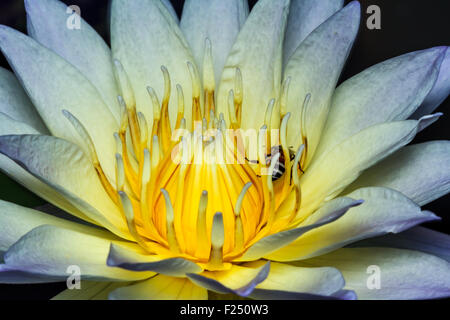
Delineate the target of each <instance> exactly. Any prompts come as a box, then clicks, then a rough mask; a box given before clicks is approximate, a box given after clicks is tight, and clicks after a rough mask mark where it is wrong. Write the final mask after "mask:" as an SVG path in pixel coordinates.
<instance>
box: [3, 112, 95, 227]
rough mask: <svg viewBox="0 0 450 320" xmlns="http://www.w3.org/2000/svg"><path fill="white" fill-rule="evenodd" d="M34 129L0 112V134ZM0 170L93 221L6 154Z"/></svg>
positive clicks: (33, 190)
mask: <svg viewBox="0 0 450 320" xmlns="http://www.w3.org/2000/svg"><path fill="white" fill-rule="evenodd" d="M38 133H39V132H37V131H36V130H35V129H33V128H32V127H30V126H29V125H27V124H25V123H23V122H19V121H15V120H13V119H11V118H10V117H8V116H6V115H4V114H3V113H1V112H0V135H10V134H38ZM0 170H1V171H2V172H3V173H5V174H6V175H8V176H9V177H10V178H12V179H14V180H16V181H17V182H18V183H20V184H21V185H23V186H24V187H25V188H27V189H29V190H31V191H32V192H34V193H35V194H37V195H38V196H39V197H41V198H42V199H44V200H46V201H48V202H50V203H52V204H54V205H55V206H57V207H58V208H61V209H62V210H64V211H66V212H69V213H71V214H72V215H74V216H76V217H78V218H80V219H83V220H86V221H88V222H91V223H95V222H94V221H93V220H92V219H90V218H88V217H87V216H86V215H85V214H84V213H83V212H81V211H80V210H79V209H77V208H75V207H74V206H73V205H72V204H71V203H70V202H69V201H68V200H66V199H65V198H64V197H63V196H61V194H59V193H58V192H57V191H56V190H55V189H53V188H52V187H50V186H48V185H47V184H45V183H43V182H42V181H40V180H39V179H37V178H36V177H34V176H33V175H32V174H30V173H29V172H28V171H26V170H25V169H24V168H22V167H21V166H20V165H19V164H17V163H16V162H14V161H13V160H11V159H10V158H8V157H7V156H5V155H3V154H0Z"/></svg>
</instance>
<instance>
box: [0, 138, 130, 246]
mask: <svg viewBox="0 0 450 320" xmlns="http://www.w3.org/2000/svg"><path fill="white" fill-rule="evenodd" d="M0 152H1V153H3V154H4V155H6V156H8V157H9V158H11V159H12V160H14V161H16V162H17V163H20V164H21V165H22V166H23V167H24V168H25V169H27V170H28V171H29V172H30V173H32V174H33V175H34V176H35V177H37V178H38V179H39V180H41V181H42V182H44V183H46V184H47V185H49V186H50V187H52V188H53V189H55V190H56V191H58V193H60V194H61V195H62V196H63V197H65V198H66V199H67V200H68V201H69V202H70V203H71V204H72V205H73V206H74V207H76V208H78V209H80V210H81V211H82V212H84V213H85V214H86V215H87V216H88V217H89V218H91V219H92V220H94V221H96V222H97V223H99V224H101V225H103V226H104V227H105V228H107V229H109V230H111V231H112V232H113V233H116V234H118V235H119V236H122V237H125V238H129V237H130V236H129V233H128V228H127V226H126V222H125V221H124V218H123V217H122V214H121V212H120V210H119V208H118V207H117V206H116V204H115V203H114V202H113V201H112V200H111V198H109V196H108V194H107V193H106V191H105V190H104V188H103V186H102V183H101V182H100V179H99V177H98V175H97V172H96V171H95V169H94V166H93V165H92V163H91V161H90V160H89V159H88V158H87V157H86V156H85V154H84V153H83V151H82V150H81V149H80V148H78V147H77V146H76V145H75V144H73V143H70V142H68V141H65V140H62V139H59V138H56V137H49V136H43V135H11V136H1V137H0ZM80 177H82V178H80Z"/></svg>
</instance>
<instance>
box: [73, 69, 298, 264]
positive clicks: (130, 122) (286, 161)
mask: <svg viewBox="0 0 450 320" xmlns="http://www.w3.org/2000/svg"><path fill="white" fill-rule="evenodd" d="M115 67H116V77H117V79H118V82H119V84H120V88H121V91H122V95H121V96H119V102H120V105H121V109H122V110H121V123H120V129H119V131H118V132H117V133H114V136H115V140H116V145H117V153H116V176H115V182H114V183H111V182H110V181H111V180H112V179H108V177H107V176H106V175H105V173H104V172H103V170H102V168H101V165H100V164H99V161H98V158H97V155H96V151H95V147H94V146H93V143H92V141H91V139H90V137H89V136H88V134H87V132H86V130H85V129H84V128H83V126H82V124H81V123H79V122H78V120H77V119H76V118H75V117H73V116H72V115H71V114H70V113H68V112H65V115H66V116H67V117H68V119H69V120H70V121H71V122H72V124H73V125H74V127H75V128H76V129H77V130H78V132H79V134H80V135H81V136H82V137H83V138H84V140H85V141H86V142H87V143H88V144H89V150H90V151H91V158H92V161H93V164H94V167H95V169H96V170H97V173H98V175H99V177H100V179H101V182H102V184H103V186H104V189H105V190H106V192H107V193H108V194H109V196H110V197H111V199H112V200H113V201H114V202H115V203H116V204H117V205H118V206H119V207H120V208H121V210H122V213H123V218H124V219H125V221H126V222H127V225H128V229H129V231H130V234H131V235H132V236H133V237H134V238H135V240H136V242H138V243H139V244H140V245H141V246H142V247H143V248H144V249H145V250H147V251H148V252H149V253H150V254H157V255H161V256H166V257H184V258H186V259H189V260H192V261H195V262H197V263H200V264H201V265H203V266H204V267H205V269H208V270H221V269H225V268H227V265H229V263H230V262H232V261H233V260H234V259H236V258H239V257H240V256H242V254H243V253H244V252H245V251H246V250H247V249H248V248H249V247H250V246H251V245H252V244H254V243H255V242H257V241H258V240H260V239H262V238H263V237H265V236H268V235H270V234H273V233H275V232H279V231H281V230H283V229H286V228H288V227H289V226H292V225H293V224H295V223H297V222H298V219H297V213H298V209H299V207H300V198H301V196H300V184H299V176H300V175H301V173H302V170H301V163H302V160H303V159H304V158H305V157H304V152H303V151H304V150H303V149H304V148H303V146H302V147H300V148H299V150H297V152H296V153H295V154H294V153H293V152H292V150H290V149H289V146H288V145H287V143H286V141H287V139H286V132H287V125H288V120H289V118H290V114H289V113H287V114H283V110H284V109H285V108H283V106H282V105H278V106H277V105H276V104H277V103H278V104H283V101H285V100H286V99H285V97H283V96H282V97H280V99H278V102H277V101H276V100H275V99H273V100H271V101H270V103H269V105H268V107H267V111H266V117H265V118H266V120H265V124H264V125H263V126H262V127H261V128H260V129H259V130H257V131H255V132H252V130H246V131H243V130H241V129H240V121H241V120H240V119H241V108H242V101H243V92H242V76H241V72H240V70H239V69H237V70H236V77H235V89H234V90H232V91H230V95H229V103H228V116H229V119H230V124H229V125H227V123H226V121H225V119H224V115H223V114H219V115H217V112H216V108H215V105H214V103H215V102H214V101H215V98H214V87H213V86H208V85H205V86H204V87H205V88H204V90H203V99H204V103H203V107H202V105H201V99H200V94H201V90H200V81H199V77H198V75H197V73H196V70H195V68H194V67H193V65H191V64H190V63H188V68H189V72H190V74H191V79H192V83H193V90H192V91H193V97H192V123H191V125H192V130H187V123H186V119H185V118H184V97H183V90H182V88H181V86H179V85H178V86H177V91H178V92H177V93H178V112H177V119H176V124H175V127H174V129H173V130H172V128H171V125H170V119H169V98H170V90H171V80H170V76H169V73H168V71H167V69H166V68H165V67H162V68H161V69H162V73H163V76H164V80H165V92H164V97H163V99H162V102H161V103H160V102H159V99H158V97H157V95H156V93H155V91H154V90H153V89H152V88H148V93H149V96H150V99H151V101H152V104H153V122H152V123H151V124H150V125H149V123H147V119H146V118H145V116H144V115H143V114H142V113H140V112H137V111H136V104H135V99H134V94H133V92H132V90H131V89H130V88H131V86H130V84H129V80H128V77H127V75H126V73H125V71H124V69H123V67H122V65H121V64H120V62H118V61H115ZM283 94H287V90H283ZM275 107H277V108H275ZM275 110H280V111H279V114H278V115H277V117H278V119H281V120H280V121H279V124H278V125H275V126H274V121H273V119H274V118H276V117H274V116H275Z"/></svg>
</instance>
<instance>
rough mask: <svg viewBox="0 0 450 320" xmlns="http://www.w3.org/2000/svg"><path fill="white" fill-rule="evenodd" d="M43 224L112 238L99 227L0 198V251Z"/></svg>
mask: <svg viewBox="0 0 450 320" xmlns="http://www.w3.org/2000/svg"><path fill="white" fill-rule="evenodd" d="M44 224H48V225H53V226H57V227H61V228H65V229H70V230H74V231H78V232H82V233H86V234H91V235H95V236H100V237H103V238H108V237H109V238H111V239H112V238H114V236H113V235H112V234H109V233H107V232H105V231H102V230H100V229H96V228H91V227H87V226H84V225H81V224H79V223H75V222H72V221H69V220H65V219H61V218H57V217H55V216H52V215H49V214H45V213H43V212H40V211H37V210H33V209H29V208H25V207H22V206H19V205H16V204H13V203H10V202H5V201H1V200H0V251H6V250H7V249H8V248H9V247H10V246H11V245H12V244H13V243H15V242H16V241H17V240H19V239H20V238H21V237H22V236H23V235H25V234H26V233H27V232H29V231H31V230H32V229H34V228H36V227H38V226H41V225H44Z"/></svg>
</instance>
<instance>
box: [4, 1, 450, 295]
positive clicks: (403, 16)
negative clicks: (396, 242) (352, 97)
mask: <svg viewBox="0 0 450 320" xmlns="http://www.w3.org/2000/svg"><path fill="white" fill-rule="evenodd" d="M171 1H172V3H173V5H174V7H175V10H176V11H177V13H178V15H180V14H181V11H182V8H183V3H184V1H183V0H171ZM224 1H227V0H224ZM274 1H276V0H274ZM318 1H321V0H318ZM63 2H64V3H66V4H67V5H78V6H79V7H80V8H81V16H82V17H83V18H84V19H85V20H87V21H88V22H89V23H90V24H91V25H92V26H93V27H94V28H95V29H96V30H97V31H98V32H99V33H100V35H102V36H103V38H104V39H105V40H106V41H107V42H108V43H109V30H108V24H109V21H108V19H107V13H108V3H109V1H108V0H95V1H92V0H63ZM348 2H350V1H346V3H348ZM249 3H250V5H251V6H253V5H254V3H256V1H255V0H249ZM360 3H361V7H362V20H361V27H360V33H359V36H358V39H357V41H356V43H355V46H354V48H353V51H352V54H351V56H350V59H349V62H348V63H347V66H346V69H345V71H344V73H343V75H342V78H341V81H344V80H346V79H348V78H349V77H351V76H353V75H355V74H357V73H359V72H361V71H362V70H364V69H366V68H367V67H370V66H372V65H374V64H376V63H378V62H381V61H384V60H386V59H389V58H392V57H395V56H398V55H401V54H404V53H407V52H410V51H416V50H421V49H426V48H430V47H434V46H441V45H450V18H449V14H450V1H449V0H433V1H426V0H360ZM373 4H375V5H378V6H379V7H380V8H381V30H368V29H367V27H366V19H367V17H368V14H366V9H367V7H368V6H370V5H373ZM0 24H4V25H8V26H10V27H13V28H15V29H17V30H19V31H21V32H25V33H26V16H25V9H24V5H23V1H22V0H2V1H1V2H0ZM0 66H2V67H5V68H9V66H8V64H7V62H6V60H5V59H4V58H3V56H1V57H0ZM449 106H450V99H447V100H446V101H445V102H444V103H443V104H442V105H441V106H440V108H439V109H438V110H439V111H441V112H444V114H445V113H446V111H447V110H449ZM449 127H450V115H447V114H445V115H444V116H443V117H442V118H441V119H440V120H439V121H438V122H437V123H435V124H434V125H433V126H431V127H429V128H427V129H426V130H425V131H423V132H421V133H420V134H419V135H418V136H417V137H416V140H415V142H425V141H429V140H442V139H447V140H448V139H449V138H450V130H449ZM0 199H2V200H6V201H11V202H14V203H17V204H20V205H23V206H26V207H36V206H39V205H42V204H43V203H44V201H43V200H42V199H40V198H39V197H37V196H35V195H33V194H32V193H30V192H29V191H27V190H26V189H24V188H22V187H21V186H20V185H18V184H17V183H15V182H14V181H12V180H11V179H9V178H8V177H6V176H5V175H3V174H1V173H0ZM449 208H450V195H447V196H445V197H442V198H440V199H439V200H436V201H434V202H433V203H431V204H429V205H427V206H425V207H424V209H427V210H430V211H432V212H435V213H436V214H437V215H439V216H441V217H442V218H443V221H441V222H437V223H436V222H435V223H428V224H426V226H427V227H429V228H431V229H434V230H438V231H441V232H445V233H450V217H448V216H447V214H448V211H449ZM64 289H65V284H64V283H57V284H45V285H0V300H1V299H48V298H50V297H52V296H54V295H55V294H57V293H58V292H60V291H62V290H64Z"/></svg>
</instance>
